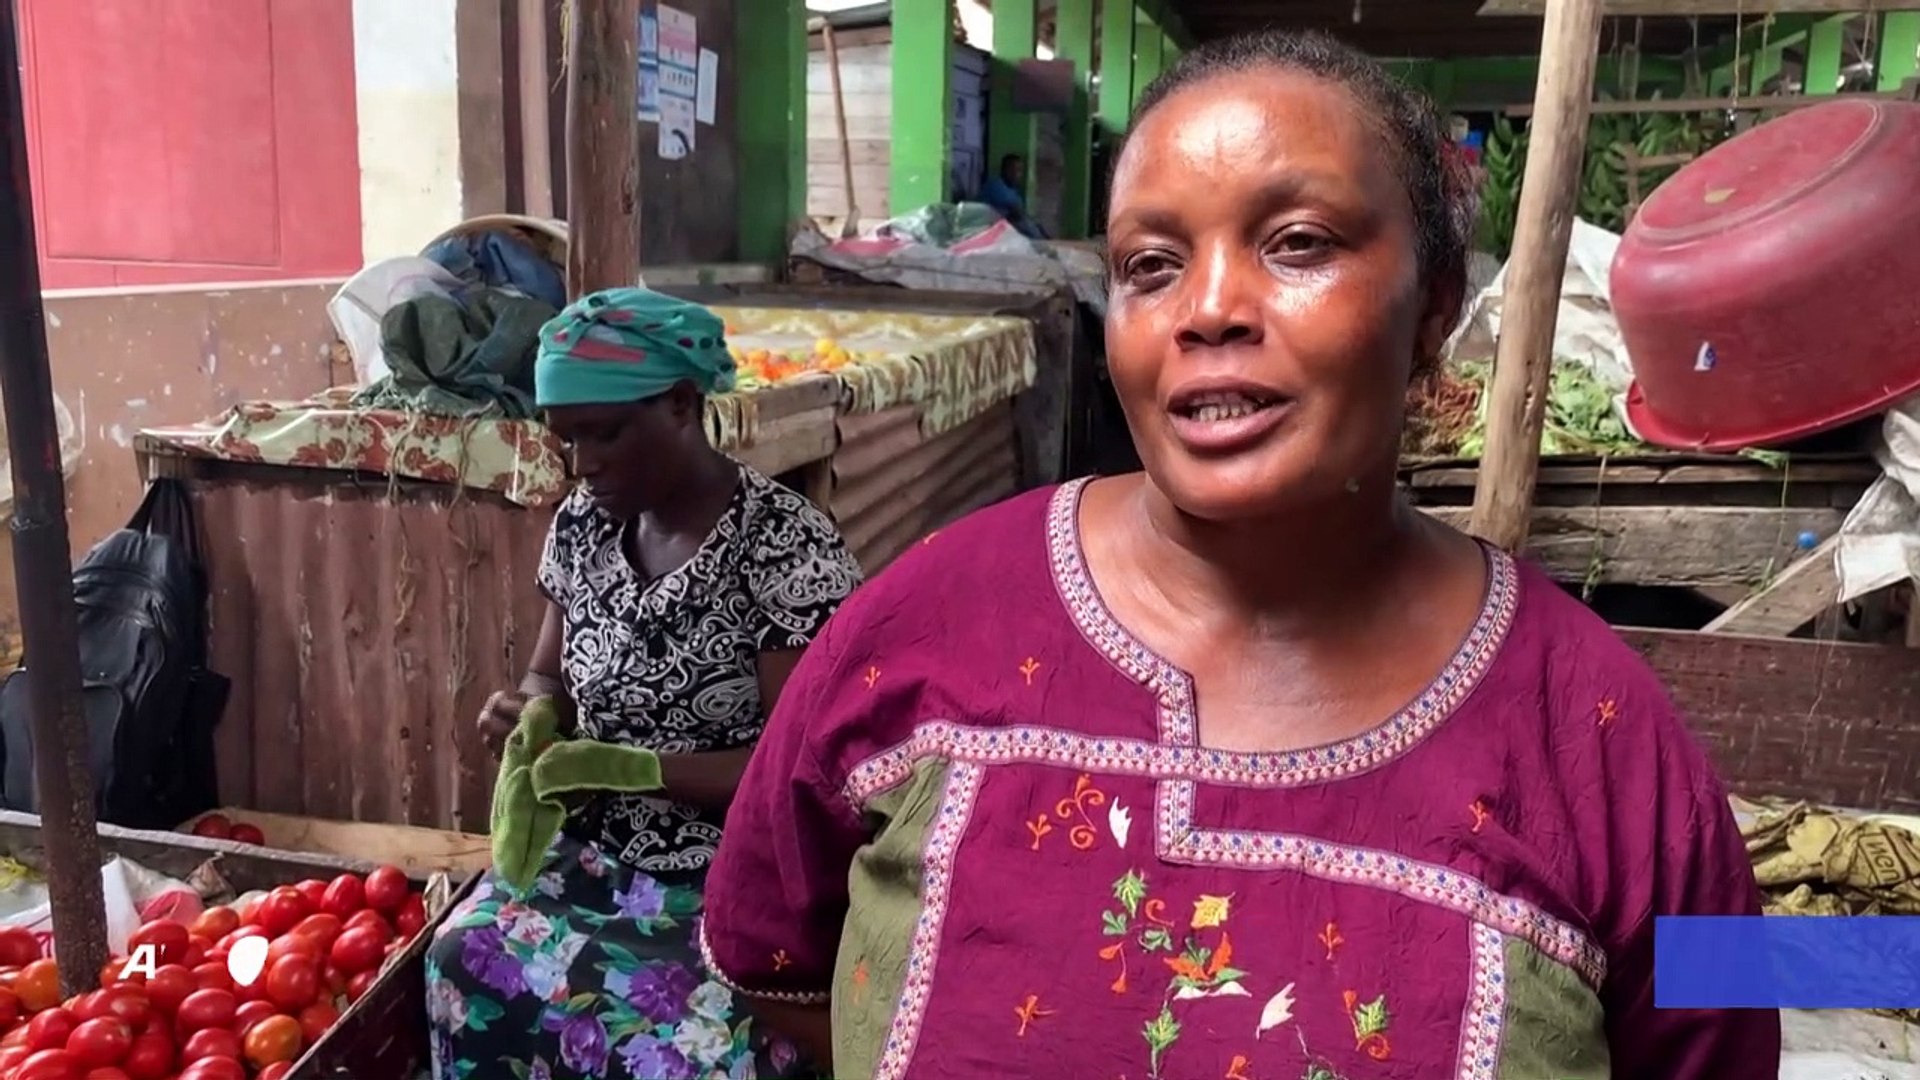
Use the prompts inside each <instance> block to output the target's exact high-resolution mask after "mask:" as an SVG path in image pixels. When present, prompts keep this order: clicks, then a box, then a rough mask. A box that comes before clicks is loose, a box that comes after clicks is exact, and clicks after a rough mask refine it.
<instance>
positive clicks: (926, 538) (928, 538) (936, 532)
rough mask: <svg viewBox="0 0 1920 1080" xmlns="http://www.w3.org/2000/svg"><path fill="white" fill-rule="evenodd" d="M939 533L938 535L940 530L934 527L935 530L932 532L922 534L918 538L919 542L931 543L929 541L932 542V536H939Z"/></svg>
mask: <svg viewBox="0 0 1920 1080" xmlns="http://www.w3.org/2000/svg"><path fill="white" fill-rule="evenodd" d="M939 535H940V530H939V529H935V530H933V531H932V532H930V533H928V534H927V535H925V536H923V537H921V538H920V542H921V543H922V544H931V543H933V538H934V537H936V536H939Z"/></svg>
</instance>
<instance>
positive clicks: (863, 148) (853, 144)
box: [807, 138, 888, 165]
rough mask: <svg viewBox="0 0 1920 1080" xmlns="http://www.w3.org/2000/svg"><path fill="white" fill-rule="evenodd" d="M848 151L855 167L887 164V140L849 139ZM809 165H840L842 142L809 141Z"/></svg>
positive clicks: (828, 140)
mask: <svg viewBox="0 0 1920 1080" xmlns="http://www.w3.org/2000/svg"><path fill="white" fill-rule="evenodd" d="M848 144H849V145H848V149H849V150H851V151H852V156H853V163H854V164H855V165H885V164H886V163H887V160H888V158H887V140H885V139H849V140H848ZM807 164H809V165H838V164H840V140H839V139H832V138H820V139H808V140H807Z"/></svg>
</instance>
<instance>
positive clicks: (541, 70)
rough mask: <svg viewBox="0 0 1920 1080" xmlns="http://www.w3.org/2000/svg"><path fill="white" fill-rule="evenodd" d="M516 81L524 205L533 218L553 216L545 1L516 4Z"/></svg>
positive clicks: (527, 0) (518, 0) (523, 0)
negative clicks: (518, 101)
mask: <svg viewBox="0 0 1920 1080" xmlns="http://www.w3.org/2000/svg"><path fill="white" fill-rule="evenodd" d="M515 3H516V5H517V7H516V8H515V10H516V12H517V14H518V17H517V19H516V20H515V24H514V25H515V33H516V34H517V39H516V44H517V51H516V53H515V60H514V81H515V83H516V84H517V85H518V87H519V91H518V97H519V100H520V206H521V211H522V212H523V213H525V214H527V215H528V216H530V217H537V218H550V217H552V216H553V211H554V206H553V124H552V119H553V117H552V112H551V109H550V108H549V106H550V103H551V102H552V100H553V99H552V96H551V87H552V86H553V82H552V79H553V71H552V65H551V64H549V63H548V51H547V5H546V3H545V2H544V0H515Z"/></svg>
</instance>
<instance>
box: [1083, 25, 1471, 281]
mask: <svg viewBox="0 0 1920 1080" xmlns="http://www.w3.org/2000/svg"><path fill="white" fill-rule="evenodd" d="M1267 69H1279V70H1282V71H1297V72H1300V73H1301V74H1304V75H1311V76H1314V77H1316V78H1320V79H1325V80H1327V81H1328V82H1332V83H1337V84H1339V85H1340V86H1343V87H1345V88H1346V90H1347V92H1348V93H1350V94H1352V95H1353V96H1354V97H1355V98H1358V99H1359V101H1360V104H1361V106H1362V108H1363V109H1365V110H1366V111H1367V112H1368V113H1369V114H1370V115H1371V117H1372V119H1373V121H1374V123H1375V125H1376V126H1377V127H1378V129H1379V135H1380V138H1381V141H1382V142H1384V143H1385V144H1386V146H1387V149H1388V150H1389V152H1391V153H1392V154H1393V155H1394V158H1395V162H1394V164H1395V166H1396V168H1395V171H1396V172H1397V173H1398V174H1399V176H1400V179H1401V181H1402V182H1403V183H1404V184H1406V187H1407V198H1408V201H1409V202H1411V203H1412V204H1413V221H1414V233H1415V241H1414V242H1415V245H1416V252H1415V253H1416V255H1417V257H1418V259H1419V263H1420V275H1421V279H1422V280H1424V281H1427V282H1429V283H1447V284H1451V285H1457V286H1458V287H1460V288H1462V289H1464V288H1465V286H1466V277H1467V246H1468V243H1469V240H1470V237H1471V234H1472V229H1473V221H1472V216H1473V209H1472V207H1473V193H1472V189H1471V187H1470V183H1469V181H1468V179H1467V175H1466V170H1465V169H1463V168H1462V167H1460V166H1459V165H1458V164H1457V163H1456V162H1455V161H1454V160H1453V159H1452V158H1451V157H1450V156H1449V155H1448V153H1447V143H1448V139H1447V135H1446V129H1445V128H1444V127H1443V126H1442V125H1441V122H1440V116H1439V114H1438V113H1437V112H1435V110H1434V108H1433V103H1432V102H1431V101H1429V100H1428V99H1427V96H1426V95H1425V94H1423V93H1421V92H1420V91H1418V90H1415V89H1413V88H1412V87H1409V86H1407V85H1406V84H1404V83H1402V82H1400V81H1399V80H1398V79H1395V78H1394V77H1393V76H1392V75H1390V74H1388V73H1387V69H1386V68H1384V67H1381V66H1380V64H1379V63H1378V62H1377V61H1375V60H1374V59H1373V58H1372V57H1370V56H1368V55H1366V54H1365V53H1363V52H1361V51H1360V50H1358V49H1355V48H1354V47H1352V46H1351V45H1347V44H1345V43H1343V42H1341V41H1338V40H1336V39H1335V38H1333V37H1331V36H1330V35H1327V34H1325V33H1322V32H1320V31H1317V30H1313V31H1305V32H1298V33H1296V32H1289V31H1280V30H1264V31H1260V32H1258V33H1252V34H1237V35H1235V36H1233V37H1229V38H1221V39H1218V40H1215V41H1210V42H1208V43H1206V44H1204V45H1202V46H1200V47H1199V48H1197V49H1195V50H1194V51H1192V52H1190V53H1187V54H1186V55H1184V56H1182V57H1181V58H1180V59H1179V60H1178V61H1177V62H1176V63H1175V64H1174V65H1173V67H1172V68H1169V69H1168V70H1167V72H1166V73H1165V74H1163V75H1161V76H1160V77H1159V78H1157V79H1155V80H1154V81H1153V83H1152V85H1150V86H1148V87H1147V90H1146V93H1144V94H1143V95H1141V98H1140V103H1139V105H1138V106H1136V107H1135V108H1134V111H1133V122H1132V125H1131V126H1130V127H1129V128H1128V129H1127V138H1128V139H1131V138H1132V137H1133V133H1134V132H1135V131H1137V130H1139V128H1140V121H1142V120H1144V119H1145V118H1146V117H1147V114H1149V113H1151V112H1153V110H1154V109H1155V108H1156V107H1158V106H1159V104H1160V103H1161V102H1163V101H1165V100H1166V99H1167V98H1169V97H1171V96H1172V95H1173V94H1175V93H1176V92H1178V91H1180V90H1183V89H1185V88H1187V87H1189V86H1193V85H1194V84H1196V83H1201V82H1205V81H1207V80H1208V79H1211V78H1214V77H1216V76H1220V75H1233V74H1240V73H1244V72H1254V71H1262V70H1267ZM1121 145H1122V148H1123V149H1124V147H1125V143H1124V142H1123V143H1122V144H1121ZM1114 160H1115V161H1116V162H1117V161H1118V160H1119V155H1118V154H1116V155H1114Z"/></svg>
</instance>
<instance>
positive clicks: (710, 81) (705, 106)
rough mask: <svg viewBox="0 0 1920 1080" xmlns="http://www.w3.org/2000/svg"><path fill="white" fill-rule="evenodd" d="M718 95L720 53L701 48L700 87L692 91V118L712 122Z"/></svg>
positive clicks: (702, 121) (706, 122)
mask: <svg viewBox="0 0 1920 1080" xmlns="http://www.w3.org/2000/svg"><path fill="white" fill-rule="evenodd" d="M719 95H720V54H719V53H717V52H714V51H713V50H712V49H701V50H700V88H699V89H698V90H697V91H695V92H694V97H693V118H694V119H695V120H698V121H699V122H701V123H703V124H711V123H713V114H714V111H715V109H716V107H717V103H718V100H719Z"/></svg>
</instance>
